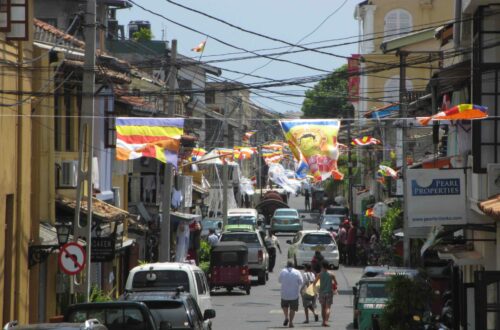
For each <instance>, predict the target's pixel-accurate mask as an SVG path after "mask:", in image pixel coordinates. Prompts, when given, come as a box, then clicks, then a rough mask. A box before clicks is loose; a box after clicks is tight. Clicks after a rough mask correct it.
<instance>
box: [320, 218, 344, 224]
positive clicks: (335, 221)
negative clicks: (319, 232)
mask: <svg viewBox="0 0 500 330" xmlns="http://www.w3.org/2000/svg"><path fill="white" fill-rule="evenodd" d="M341 221H342V220H341V218H339V217H325V218H324V219H323V224H325V225H337V226H339V225H340V222H341Z"/></svg>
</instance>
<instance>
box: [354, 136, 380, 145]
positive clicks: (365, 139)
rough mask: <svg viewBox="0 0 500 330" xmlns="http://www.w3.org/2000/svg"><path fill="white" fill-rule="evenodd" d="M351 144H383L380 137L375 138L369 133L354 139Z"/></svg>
mask: <svg viewBox="0 0 500 330" xmlns="http://www.w3.org/2000/svg"><path fill="white" fill-rule="evenodd" d="M351 144H352V145H353V146H369V145H375V144H382V142H380V140H379V139H376V138H374V137H373V136H370V135H367V136H363V137H361V138H355V139H353V140H352V142H351Z"/></svg>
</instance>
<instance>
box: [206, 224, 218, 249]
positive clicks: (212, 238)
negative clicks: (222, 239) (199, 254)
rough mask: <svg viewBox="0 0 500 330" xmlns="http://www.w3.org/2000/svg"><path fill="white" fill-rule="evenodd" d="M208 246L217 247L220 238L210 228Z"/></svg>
mask: <svg viewBox="0 0 500 330" xmlns="http://www.w3.org/2000/svg"><path fill="white" fill-rule="evenodd" d="M207 240H208V245H210V246H211V247H214V246H215V245H217V243H219V236H217V235H216V234H215V230H214V229H212V228H210V229H209V230H208V238H207Z"/></svg>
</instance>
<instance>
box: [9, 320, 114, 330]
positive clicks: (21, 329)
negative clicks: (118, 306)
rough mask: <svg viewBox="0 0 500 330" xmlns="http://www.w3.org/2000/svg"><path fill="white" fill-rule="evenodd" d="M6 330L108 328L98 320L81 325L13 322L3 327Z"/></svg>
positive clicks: (98, 329)
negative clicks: (21, 323)
mask: <svg viewBox="0 0 500 330" xmlns="http://www.w3.org/2000/svg"><path fill="white" fill-rule="evenodd" d="M3 329H4V330H10V329H12V330H107V329H108V328H106V326H104V325H103V324H101V323H99V321H98V320H96V319H92V320H86V321H84V322H79V323H36V324H26V325H19V324H18V322H17V321H11V322H9V323H7V324H5V326H4V327H3Z"/></svg>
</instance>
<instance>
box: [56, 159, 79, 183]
mask: <svg viewBox="0 0 500 330" xmlns="http://www.w3.org/2000/svg"><path fill="white" fill-rule="evenodd" d="M77 182H78V161H77V160H69V161H63V162H61V176H60V179H59V187H64V188H76V185H77Z"/></svg>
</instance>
